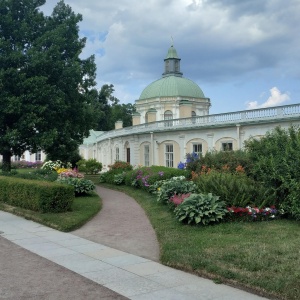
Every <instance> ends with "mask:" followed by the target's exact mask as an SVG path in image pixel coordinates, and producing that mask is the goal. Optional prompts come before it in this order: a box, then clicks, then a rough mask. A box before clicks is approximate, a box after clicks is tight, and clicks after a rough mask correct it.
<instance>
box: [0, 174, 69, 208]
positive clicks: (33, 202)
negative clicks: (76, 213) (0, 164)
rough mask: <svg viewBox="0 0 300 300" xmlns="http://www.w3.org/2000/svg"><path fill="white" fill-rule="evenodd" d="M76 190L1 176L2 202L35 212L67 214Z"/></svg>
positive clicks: (48, 183)
mask: <svg viewBox="0 0 300 300" xmlns="http://www.w3.org/2000/svg"><path fill="white" fill-rule="evenodd" d="M73 200H74V189H73V188H71V187H68V186H62V185H61V184H58V183H54V182H46V181H38V180H26V179H20V178H10V177H3V176H0V201H1V202H4V203H7V204H9V205H13V206H18V207H22V208H25V209H30V210H33V211H39V212H42V213H46V212H65V211H68V210H70V209H71V205H72V203H73Z"/></svg>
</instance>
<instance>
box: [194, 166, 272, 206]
mask: <svg viewBox="0 0 300 300" xmlns="http://www.w3.org/2000/svg"><path fill="white" fill-rule="evenodd" d="M194 182H195V183H196V185H197V188H198V191H200V192H201V193H213V194H218V195H219V196H220V198H221V199H222V200H223V201H225V203H226V205H227V206H241V207H245V206H247V205H249V204H253V205H256V206H259V207H262V206H266V205H272V204H274V197H273V195H272V194H271V193H270V192H269V189H267V188H265V187H264V186H263V185H262V184H260V183H259V182H255V181H254V180H253V179H251V178H249V177H247V176H246V175H245V174H243V173H241V174H231V173H228V172H219V171H215V170H213V171H210V172H208V173H204V174H202V175H200V176H197V177H194Z"/></svg>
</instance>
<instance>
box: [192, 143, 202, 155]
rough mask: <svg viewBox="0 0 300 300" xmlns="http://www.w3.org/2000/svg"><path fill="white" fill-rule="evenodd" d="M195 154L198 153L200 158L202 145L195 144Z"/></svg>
mask: <svg viewBox="0 0 300 300" xmlns="http://www.w3.org/2000/svg"><path fill="white" fill-rule="evenodd" d="M193 152H194V153H197V155H198V157H200V156H201V154H202V144H193Z"/></svg>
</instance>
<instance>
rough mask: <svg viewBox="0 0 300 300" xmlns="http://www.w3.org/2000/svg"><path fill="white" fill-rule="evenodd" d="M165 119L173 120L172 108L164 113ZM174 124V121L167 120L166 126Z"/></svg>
mask: <svg viewBox="0 0 300 300" xmlns="http://www.w3.org/2000/svg"><path fill="white" fill-rule="evenodd" d="M164 119H165V120H172V119H173V113H172V112H171V111H170V110H166V111H165V113H164ZM172 125H173V122H172V121H171V122H170V121H169V122H165V126H166V127H171V126H172Z"/></svg>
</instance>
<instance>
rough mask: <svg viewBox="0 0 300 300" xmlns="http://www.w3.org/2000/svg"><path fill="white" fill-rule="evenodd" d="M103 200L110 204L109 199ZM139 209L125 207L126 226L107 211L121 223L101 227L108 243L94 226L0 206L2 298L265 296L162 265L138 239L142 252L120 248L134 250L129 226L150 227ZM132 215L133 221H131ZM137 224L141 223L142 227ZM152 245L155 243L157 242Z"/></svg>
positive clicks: (112, 195)
mask: <svg viewBox="0 0 300 300" xmlns="http://www.w3.org/2000/svg"><path fill="white" fill-rule="evenodd" d="M98 192H99V193H100V195H101V196H102V197H104V198H105V197H106V196H108V199H111V200H110V201H109V203H110V204H112V203H115V204H118V205H119V206H121V204H125V206H128V207H131V205H128V203H127V202H122V200H121V199H124V198H123V196H122V195H120V193H116V192H114V191H111V192H109V191H107V190H106V189H103V190H102V188H100V190H98ZM105 193H107V194H106V196H105ZM115 199H119V200H116V201H119V202H113V201H115ZM126 201H127V200H126ZM104 202H105V203H106V200H105V201H104ZM105 206H107V205H104V206H103V210H104V209H106V214H108V213H109V211H110V210H111V211H112V212H115V209H114V208H112V207H111V208H110V209H109V205H108V206H107V207H106V208H105ZM124 209H125V208H124ZM135 211H136V208H135V207H134V206H132V207H131V208H130V209H129V212H127V213H128V214H129V215H127V217H128V219H127V220H126V218H124V219H122V221H121V224H127V223H128V225H126V226H118V222H116V221H117V220H115V217H114V216H109V215H108V216H106V217H107V218H108V220H112V222H116V223H112V224H117V225H116V228H117V229H116V228H114V231H111V232H110V233H106V234H104V232H103V231H101V230H100V231H98V232H99V235H101V236H102V238H103V239H104V240H105V243H106V245H104V244H103V243H100V242H98V241H97V239H98V237H96V235H94V234H93V232H92V231H91V230H90V229H86V230H83V231H80V230H78V231H76V232H74V233H76V235H75V234H74V233H63V232H59V231H57V230H54V229H51V228H49V227H46V226H43V225H40V224H38V223H35V222H33V221H29V220H25V219H24V218H21V217H18V216H15V215H12V214H10V213H7V212H3V211H0V266H1V267H0V298H1V299H73V300H74V299H75V300H77V299H126V298H125V297H127V298H129V299H133V300H144V299H145V300H148V299H149V300H150V299H153V300H154V299H155V300H157V299H164V300H165V299H170V300H177V299H178V300H196V299H211V300H214V299H216V300H219V299H220V300H221V299H224V300H226V299H228V300H240V299H243V300H258V299H265V298H262V297H259V296H256V295H252V294H250V293H247V292H245V291H242V290H238V289H235V288H232V287H229V286H226V285H222V284H215V283H214V282H212V281H211V280H207V279H204V278H201V277H198V276H195V275H191V274H188V273H185V272H182V271H179V270H175V269H172V268H169V267H166V266H163V265H161V264H159V263H158V262H156V261H153V260H151V259H149V258H147V256H149V257H150V256H154V257H155V255H156V254H155V253H156V251H157V249H156V250H154V251H153V252H152V251H151V253H150V252H149V253H146V252H144V248H147V247H143V246H141V247H140V245H139V244H141V242H140V241H141V240H139V239H137V240H135V242H134V243H136V246H137V248H139V250H138V251H141V253H142V254H141V255H140V256H138V255H134V254H132V253H128V252H125V251H124V250H123V251H121V250H120V249H121V248H124V249H125V248H127V249H128V250H130V251H132V246H129V245H128V244H129V240H131V241H132V243H133V241H134V239H135V238H134V237H132V234H129V233H128V230H134V232H133V233H134V234H135V233H137V234H138V231H139V228H142V229H143V230H142V232H143V231H144V230H145V231H146V232H148V229H145V228H144V227H143V226H142V223H143V222H147V218H146V217H145V216H144V217H145V219H144V220H140V219H139V218H138V219H137V220H138V222H136V217H132V216H133V215H131V214H130V212H135ZM121 212H122V209H121ZM100 214H101V213H100ZM100 214H99V215H100ZM123 214H124V215H125V213H123ZM103 217H104V216H103ZM95 220H97V217H96V218H94V219H93V220H92V223H91V224H93V226H94V228H95V230H98V227H99V226H97V224H96V223H94V222H95ZM130 220H131V222H132V223H133V225H129V223H130ZM99 221H100V222H101V220H99ZM122 222H123V223H122ZM137 224H141V227H139V226H137ZM131 226H132V227H131ZM86 228H88V226H87V227H86ZM126 228H127V229H126ZM130 228H132V229H130ZM108 229H109V228H107V230H108ZM122 230H124V231H122ZM149 232H150V231H149ZM79 234H82V235H87V236H88V238H89V239H86V238H82V237H80V236H78V235H79ZM122 234H124V235H125V236H126V238H125V239H122ZM127 234H128V235H127ZM134 234H133V235H134ZM150 236H152V233H150ZM92 239H94V240H95V241H92ZM118 240H119V241H123V242H122V243H121V244H122V245H117V244H118V243H117V241H118ZM108 243H116V246H117V248H118V249H116V248H112V247H110V246H108ZM150 244H151V245H153V241H151V242H150ZM133 246H135V245H133ZM153 249H155V247H154V248H153ZM142 256H143V257H142Z"/></svg>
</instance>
